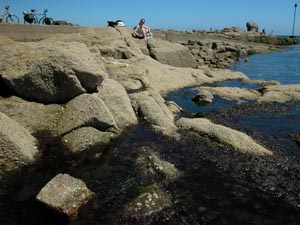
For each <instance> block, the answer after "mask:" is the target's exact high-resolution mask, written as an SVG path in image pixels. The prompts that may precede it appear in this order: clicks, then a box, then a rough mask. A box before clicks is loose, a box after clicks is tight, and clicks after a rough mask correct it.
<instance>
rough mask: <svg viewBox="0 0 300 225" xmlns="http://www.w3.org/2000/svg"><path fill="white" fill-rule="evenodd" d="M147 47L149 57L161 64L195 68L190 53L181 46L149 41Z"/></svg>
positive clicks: (195, 65) (194, 62)
mask: <svg viewBox="0 0 300 225" xmlns="http://www.w3.org/2000/svg"><path fill="white" fill-rule="evenodd" d="M148 46H149V49H150V55H151V56H152V57H153V58H154V59H156V60H157V61H159V62H161V63H163V64H168V65H171V66H176V67H190V68H196V67H197V63H196V61H195V59H194V57H193V55H192V54H191V52H190V51H189V50H188V49H187V48H186V47H184V46H182V45H179V44H174V43H170V42H166V41H158V40H152V39H151V40H150V41H149V42H148Z"/></svg>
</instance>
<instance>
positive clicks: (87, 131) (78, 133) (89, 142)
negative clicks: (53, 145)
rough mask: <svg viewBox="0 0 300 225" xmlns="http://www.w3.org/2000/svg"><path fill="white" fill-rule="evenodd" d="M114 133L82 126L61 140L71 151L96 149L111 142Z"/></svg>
mask: <svg viewBox="0 0 300 225" xmlns="http://www.w3.org/2000/svg"><path fill="white" fill-rule="evenodd" d="M115 136H116V135H115V134H114V133H111V132H102V131H99V130H97V129H95V128H93V127H83V128H79V129H77V130H74V131H72V132H71V133H68V134H66V135H65V136H64V137H63V139H62V142H63V144H64V145H65V146H66V147H67V149H68V150H69V151H71V152H73V153H77V152H83V151H87V150H89V149H96V148H97V147H98V148H99V147H101V146H103V145H105V144H108V143H110V142H111V140H112V139H113V138H114V137H115Z"/></svg>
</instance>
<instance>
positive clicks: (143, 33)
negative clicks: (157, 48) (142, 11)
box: [132, 19, 152, 39]
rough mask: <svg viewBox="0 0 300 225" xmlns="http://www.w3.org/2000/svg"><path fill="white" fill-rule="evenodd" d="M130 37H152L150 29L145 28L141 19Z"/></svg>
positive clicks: (143, 20)
mask: <svg viewBox="0 0 300 225" xmlns="http://www.w3.org/2000/svg"><path fill="white" fill-rule="evenodd" d="M132 36H133V37H135V38H139V39H145V38H151V37H152V33H151V30H150V27H147V26H145V19H141V20H140V22H139V24H138V25H137V26H135V28H134V32H133V33H132Z"/></svg>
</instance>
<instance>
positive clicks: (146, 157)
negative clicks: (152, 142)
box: [136, 147, 180, 185]
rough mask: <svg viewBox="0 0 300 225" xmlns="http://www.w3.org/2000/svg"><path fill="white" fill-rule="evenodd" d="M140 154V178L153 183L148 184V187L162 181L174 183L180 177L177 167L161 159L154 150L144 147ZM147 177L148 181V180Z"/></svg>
mask: <svg viewBox="0 0 300 225" xmlns="http://www.w3.org/2000/svg"><path fill="white" fill-rule="evenodd" d="M138 154H139V156H138V158H137V160H136V163H137V165H138V167H139V170H140V178H143V179H142V181H145V180H147V181H148V182H149V181H152V182H150V183H148V182H147V184H148V185H149V184H152V183H154V182H158V183H159V182H161V181H162V180H164V181H165V182H166V181H172V180H174V179H176V178H178V177H179V176H180V172H179V170H178V169H177V168H176V167H175V165H174V164H172V163H169V162H167V161H165V160H163V159H161V157H160V156H159V154H158V153H156V152H154V151H153V149H151V148H147V147H142V148H140V149H138ZM147 177H148V179H146V178H147ZM142 183H145V182H142Z"/></svg>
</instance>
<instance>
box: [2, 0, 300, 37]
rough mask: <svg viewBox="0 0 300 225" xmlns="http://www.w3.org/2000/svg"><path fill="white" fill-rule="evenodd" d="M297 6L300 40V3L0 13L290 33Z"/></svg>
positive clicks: (19, 0)
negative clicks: (253, 27)
mask: <svg viewBox="0 0 300 225" xmlns="http://www.w3.org/2000/svg"><path fill="white" fill-rule="evenodd" d="M295 3H297V4H298V7H297V14H296V26H295V34H296V35H300V5H299V3H300V0H149V1H140V0H86V1H83V0H55V1H54V0H0V10H3V9H4V6H5V5H10V7H11V12H13V13H14V14H16V15H18V16H19V17H20V18H22V21H23V14H22V12H23V11H29V10H30V9H32V8H33V9H37V10H38V11H39V12H42V11H43V10H44V9H45V8H47V9H48V11H49V12H48V15H49V16H51V17H52V18H53V19H54V20H66V21H67V22H70V23H76V24H79V25H81V26H93V27H104V26H106V25H107V22H106V21H107V20H118V19H121V20H123V21H124V22H125V24H126V25H127V26H128V27H133V26H135V25H136V24H137V23H138V22H139V20H140V19H141V18H145V19H146V24H147V25H148V26H150V27H151V28H162V29H175V30H193V29H197V30H209V29H210V28H212V29H223V28H224V27H232V26H239V27H241V28H243V29H244V30H245V29H246V26H245V24H246V22H248V21H254V22H256V23H257V24H258V25H259V27H260V30H262V29H263V28H265V30H266V32H267V33H270V32H271V31H274V34H277V35H280V34H288V35H290V34H291V33H292V27H293V18H294V9H295V8H294V4H295Z"/></svg>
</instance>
